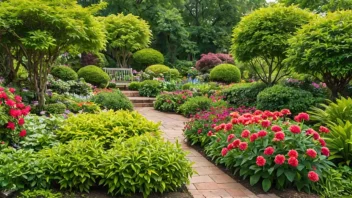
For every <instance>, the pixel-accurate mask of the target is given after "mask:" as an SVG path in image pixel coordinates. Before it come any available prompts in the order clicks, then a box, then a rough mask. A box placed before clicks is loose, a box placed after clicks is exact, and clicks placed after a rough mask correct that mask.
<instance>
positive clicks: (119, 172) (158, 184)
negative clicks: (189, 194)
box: [99, 135, 193, 197]
mask: <svg viewBox="0 0 352 198" xmlns="http://www.w3.org/2000/svg"><path fill="white" fill-rule="evenodd" d="M100 160H101V162H100V164H99V175H100V176H101V177H102V179H101V181H100V183H102V184H104V185H106V186H107V187H108V188H109V193H112V194H114V195H116V194H120V195H130V194H134V193H138V192H139V193H143V195H144V197H148V195H150V193H152V192H160V193H163V192H167V191H176V190H177V189H178V188H180V187H182V186H183V185H185V184H187V183H189V178H190V177H191V176H192V174H193V171H192V163H191V162H190V161H189V160H188V159H187V158H186V153H185V152H184V151H183V150H182V148H181V146H180V144H178V143H176V144H173V143H170V142H165V141H164V140H162V139H159V138H154V137H152V136H150V135H143V136H139V137H132V138H130V139H128V140H126V141H117V142H116V143H115V144H114V147H113V148H112V149H110V150H109V151H108V152H107V153H106V154H105V155H104V157H102V158H101V159H100Z"/></svg>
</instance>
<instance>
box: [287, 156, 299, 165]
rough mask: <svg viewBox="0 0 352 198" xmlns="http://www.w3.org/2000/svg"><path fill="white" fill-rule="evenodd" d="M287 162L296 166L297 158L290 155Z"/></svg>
mask: <svg viewBox="0 0 352 198" xmlns="http://www.w3.org/2000/svg"><path fill="white" fill-rule="evenodd" d="M287 163H288V164H289V165H290V166H292V167H297V166H298V159H297V158H295V157H290V158H289V159H288V161H287Z"/></svg>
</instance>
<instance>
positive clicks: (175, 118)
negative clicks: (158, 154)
mask: <svg viewBox="0 0 352 198" xmlns="http://www.w3.org/2000/svg"><path fill="white" fill-rule="evenodd" d="M135 109H136V110H137V111H138V112H139V113H141V114H142V115H143V116H145V117H146V118H147V119H148V120H151V121H154V122H161V124H162V125H161V130H162V131H163V132H164V138H165V139H167V140H169V141H170V142H176V141H177V140H178V142H179V143H180V144H181V145H182V148H183V150H185V151H188V152H189V155H188V156H187V158H188V159H189V160H191V161H193V162H195V164H194V165H193V168H194V170H195V171H197V173H198V174H194V175H193V177H192V178H191V184H190V185H188V186H187V189H188V191H189V192H190V193H191V194H192V196H193V197H194V198H239V197H241V198H277V197H278V196H276V195H275V194H254V193H253V192H251V191H250V190H248V189H247V188H245V187H244V186H243V185H241V184H240V183H238V182H236V181H235V180H234V179H232V178H231V177H230V176H228V175H227V174H226V173H224V172H223V171H222V170H221V169H219V168H218V167H216V166H215V165H214V164H213V163H211V162H209V161H208V160H207V159H206V158H205V157H203V156H202V155H201V154H199V153H198V152H197V151H196V150H194V149H193V148H191V147H189V146H188V145H187V144H186V143H185V141H184V136H183V131H182V129H183V126H184V122H186V121H187V120H188V119H187V118H185V117H183V116H181V115H177V114H168V113H163V112H159V111H156V110H154V109H153V108H152V107H141V108H135Z"/></svg>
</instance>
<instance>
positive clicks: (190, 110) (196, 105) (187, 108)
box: [177, 96, 227, 117]
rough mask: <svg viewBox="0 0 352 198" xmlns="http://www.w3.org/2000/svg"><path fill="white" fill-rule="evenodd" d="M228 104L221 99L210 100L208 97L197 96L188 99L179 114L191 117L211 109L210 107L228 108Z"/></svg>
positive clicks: (178, 110) (179, 109)
mask: <svg viewBox="0 0 352 198" xmlns="http://www.w3.org/2000/svg"><path fill="white" fill-rule="evenodd" d="M226 106H227V103H226V102H225V101H223V100H221V99H217V98H208V97H206V96H197V97H193V98H190V99H188V100H187V101H186V102H185V103H184V104H182V105H181V106H180V107H179V108H178V109H177V112H178V113H181V114H182V115H184V116H186V117H189V116H192V115H194V114H196V113H197V112H199V111H204V110H208V109H210V107H226Z"/></svg>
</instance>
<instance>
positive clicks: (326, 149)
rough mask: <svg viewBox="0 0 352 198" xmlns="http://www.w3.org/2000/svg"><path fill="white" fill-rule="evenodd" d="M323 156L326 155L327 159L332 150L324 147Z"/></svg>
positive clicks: (322, 149)
mask: <svg viewBox="0 0 352 198" xmlns="http://www.w3.org/2000/svg"><path fill="white" fill-rule="evenodd" d="M321 154H323V155H325V156H326V157H329V155H330V150H329V149H328V148H327V147H322V148H321Z"/></svg>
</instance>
